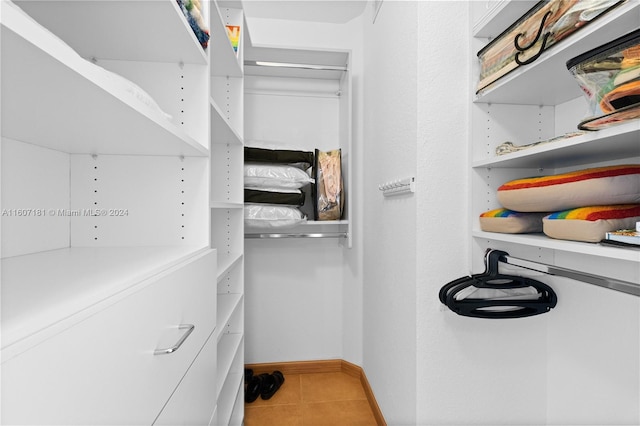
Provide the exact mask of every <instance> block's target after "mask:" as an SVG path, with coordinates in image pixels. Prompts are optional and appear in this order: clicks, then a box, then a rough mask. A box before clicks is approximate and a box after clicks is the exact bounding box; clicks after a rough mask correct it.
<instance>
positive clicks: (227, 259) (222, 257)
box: [217, 251, 243, 282]
mask: <svg viewBox="0 0 640 426" xmlns="http://www.w3.org/2000/svg"><path fill="white" fill-rule="evenodd" d="M242 257H243V255H242V253H230V254H224V253H222V252H220V251H218V279H217V281H218V282H219V281H220V280H221V279H222V278H223V277H224V276H225V274H226V273H227V272H229V271H230V270H231V269H232V268H233V267H234V266H235V265H237V264H238V262H240V260H242Z"/></svg>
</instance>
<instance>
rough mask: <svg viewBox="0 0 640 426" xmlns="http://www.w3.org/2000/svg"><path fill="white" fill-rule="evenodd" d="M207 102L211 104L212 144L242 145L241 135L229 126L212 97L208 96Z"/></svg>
mask: <svg viewBox="0 0 640 426" xmlns="http://www.w3.org/2000/svg"><path fill="white" fill-rule="evenodd" d="M209 103H210V105H211V142H212V143H214V144H229V145H243V144H244V142H243V139H242V136H240V135H239V134H238V132H237V131H236V130H235V129H234V128H233V127H232V126H231V124H230V123H229V120H227V119H226V118H225V114H224V113H223V112H222V110H221V109H220V107H219V106H218V104H216V102H215V101H214V100H213V98H209Z"/></svg>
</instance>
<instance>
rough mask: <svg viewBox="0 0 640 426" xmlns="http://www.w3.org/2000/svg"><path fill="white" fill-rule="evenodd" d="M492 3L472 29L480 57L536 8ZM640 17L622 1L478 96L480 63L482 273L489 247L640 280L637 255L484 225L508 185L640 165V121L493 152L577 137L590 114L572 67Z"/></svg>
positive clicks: (476, 256) (478, 257)
mask: <svg viewBox="0 0 640 426" xmlns="http://www.w3.org/2000/svg"><path fill="white" fill-rule="evenodd" d="M486 3H487V7H486V10H487V14H485V15H484V16H483V17H481V18H479V19H476V22H475V25H473V34H474V39H473V44H472V46H473V50H474V51H475V52H477V51H478V50H480V49H481V48H482V47H483V46H484V45H486V43H487V42H488V41H489V40H490V39H491V38H494V37H496V36H498V35H499V34H500V33H502V31H504V30H505V29H506V28H507V27H508V25H510V24H511V23H513V22H514V21H515V20H516V19H517V18H518V17H519V16H521V15H522V14H523V13H525V12H526V11H527V10H528V9H529V8H531V7H532V6H533V4H527V3H530V2H520V1H499V2H486ZM476 6H477V5H476ZM639 14H640V3H638V2H626V3H623V4H622V5H620V6H618V7H616V8H615V9H613V10H611V11H609V12H608V13H607V14H606V15H604V16H602V17H600V18H598V19H597V20H595V21H594V22H593V23H590V24H589V25H588V26H586V27H585V28H583V29H581V30H580V31H578V32H576V33H575V34H573V35H572V36H570V37H569V38H567V39H566V40H563V41H562V42H561V43H558V44H557V45H555V46H553V47H552V48H551V49H549V50H548V51H546V52H545V53H543V54H542V56H541V57H540V58H539V59H538V60H536V61H535V62H533V63H532V64H530V65H527V66H522V67H520V68H518V69H517V70H515V71H513V72H511V73H509V74H508V75H507V76H505V77H503V78H501V79H500V80H498V81H497V82H495V83H494V84H493V85H491V86H490V87H489V88H487V89H485V90H483V91H482V92H480V93H475V91H476V84H477V76H478V75H479V72H478V68H479V66H478V65H476V67H475V69H474V70H473V76H472V81H471V87H472V91H473V93H474V94H473V95H472V96H471V98H472V101H473V105H472V121H471V123H472V124H471V125H472V128H471V141H470V150H471V153H470V158H471V162H470V163H471V164H470V166H471V169H472V172H471V189H472V191H471V212H472V224H471V229H472V235H473V238H472V256H473V264H474V269H475V270H481V269H482V260H483V254H484V251H485V249H486V248H488V247H491V248H497V249H506V250H507V251H509V252H510V254H513V255H514V256H518V253H520V255H521V257H525V258H527V257H529V258H532V259H531V260H534V259H533V258H536V259H543V260H545V261H546V262H547V263H551V264H554V263H557V264H558V266H563V265H562V263H563V262H567V263H569V264H570V265H569V267H573V269H581V270H584V271H588V272H591V273H594V274H598V275H601V276H609V274H611V273H613V272H614V271H615V272H616V273H617V272H619V270H625V271H627V272H625V273H622V276H619V277H617V278H619V279H623V280H627V281H630V282H638V280H640V277H639V276H638V274H639V273H638V271H640V267H639V266H640V252H638V251H633V250H625V249H618V248H611V247H604V246H600V245H598V244H591V243H580V242H573V241H563V240H554V239H551V238H548V237H546V236H544V235H542V234H534V235H531V234H523V235H509V234H500V233H490V232H483V231H481V230H480V226H479V222H478V217H479V215H480V214H481V213H482V212H484V211H487V210H491V209H494V208H498V207H500V205H499V204H498V202H497V200H496V191H497V188H498V187H499V186H500V185H502V184H503V183H505V182H507V181H508V180H511V179H516V178H521V177H528V176H535V175H550V174H557V173H563V172H566V171H570V170H578V169H581V168H588V167H597V166H600V165H610V164H626V163H638V162H639V161H640V144H639V143H638V141H639V140H640V122H638V121H637V120H636V121H632V122H629V123H625V124H622V125H618V126H615V127H611V128H608V129H604V130H600V131H597V132H589V133H586V134H583V135H580V136H575V137H572V138H567V139H565V140H562V141H556V142H550V143H546V144H541V145H538V146H536V147H533V148H530V149H527V150H522V151H518V152H515V153H511V154H506V155H502V156H497V155H496V154H495V147H496V146H498V145H500V144H502V143H503V142H505V141H511V142H513V143H514V144H517V145H520V144H528V143H533V142H536V141H538V140H545V139H548V138H552V137H555V136H561V135H563V134H565V133H567V132H572V131H576V130H577V125H578V123H579V122H580V121H581V119H582V118H583V117H584V116H585V115H586V111H587V104H586V101H585V100H584V99H583V97H582V94H581V92H580V90H579V89H578V85H577V83H576V82H575V81H574V79H573V77H572V76H571V75H570V74H569V72H568V71H567V69H566V66H565V63H566V61H567V60H569V59H571V58H573V57H575V56H577V55H579V54H581V53H583V52H586V51H587V50H590V49H592V48H594V47H596V46H599V45H602V44H605V43H607V42H609V41H611V40H613V39H615V38H617V37H620V36H622V35H624V34H626V33H629V32H631V31H633V30H635V29H637V28H638V27H640V20H638V17H639V16H640V15H639ZM475 63H476V64H477V61H476V62H475Z"/></svg>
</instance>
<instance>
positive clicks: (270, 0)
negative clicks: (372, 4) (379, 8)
mask: <svg viewBox="0 0 640 426" xmlns="http://www.w3.org/2000/svg"><path fill="white" fill-rule="evenodd" d="M242 5H243V8H244V12H245V14H246V15H247V16H248V17H250V18H251V17H255V18H270V19H291V20H296V21H313V22H327V23H335V24H342V23H345V22H348V21H350V20H352V19H353V18H355V17H357V16H360V15H361V14H362V12H364V9H365V7H366V5H367V1H366V0H242Z"/></svg>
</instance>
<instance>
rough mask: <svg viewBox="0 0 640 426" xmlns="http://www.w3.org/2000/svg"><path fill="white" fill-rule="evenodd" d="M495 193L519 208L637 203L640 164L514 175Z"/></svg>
mask: <svg viewBox="0 0 640 426" xmlns="http://www.w3.org/2000/svg"><path fill="white" fill-rule="evenodd" d="M497 197H498V201H499V202H500V204H501V205H502V206H503V207H505V208H507V209H510V210H515V211H520V212H550V211H559V210H567V209H573V208H576V207H584V206H601V205H613V204H628V203H640V165H638V164H632V165H621V166H607V167H596V168H591V169H583V170H577V171H573V172H570V173H563V174H559V175H552V176H541V177H532V178H525V179H516V180H513V181H510V182H507V183H505V184H504V185H502V186H501V187H499V188H498V194H497Z"/></svg>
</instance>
